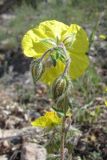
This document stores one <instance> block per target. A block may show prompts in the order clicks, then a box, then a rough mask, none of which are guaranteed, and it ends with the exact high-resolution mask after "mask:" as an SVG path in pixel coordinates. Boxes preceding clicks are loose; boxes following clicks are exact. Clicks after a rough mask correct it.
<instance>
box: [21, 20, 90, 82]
mask: <svg viewBox="0 0 107 160" xmlns="http://www.w3.org/2000/svg"><path fill="white" fill-rule="evenodd" d="M61 42H63V43H64V45H65V47H66V50H67V52H68V54H69V56H70V58H71V65H70V72H69V74H70V76H71V77H72V79H76V78H78V77H79V76H81V75H82V74H83V73H84V71H85V69H86V68H87V66H88V65H89V60H88V57H87V55H86V52H87V51H88V46H89V42H88V37H87V34H86V32H85V31H84V30H83V29H82V28H81V27H80V26H78V25H76V24H71V25H70V26H68V25H65V24H64V23H62V22H58V21H56V20H51V21H45V22H42V23H40V25H39V26H38V27H35V28H33V29H31V30H29V31H28V32H27V33H26V34H25V35H24V37H23V39H22V49H23V53H24V54H25V55H26V56H28V57H33V58H40V57H41V56H42V55H43V54H44V52H46V50H48V49H49V48H52V47H53V46H54V47H55V46H57V44H60V43H61ZM64 67H65V65H64V63H63V62H61V61H60V60H58V62H57V65H56V66H55V67H54V66H51V67H49V68H47V69H46V71H45V72H44V74H43V76H42V78H41V80H42V81H43V82H45V83H47V84H50V83H52V82H53V81H54V80H55V79H56V77H58V76H59V75H60V74H61V73H62V72H63V70H64Z"/></svg>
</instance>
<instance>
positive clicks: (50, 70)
mask: <svg viewBox="0 0 107 160" xmlns="http://www.w3.org/2000/svg"><path fill="white" fill-rule="evenodd" d="M64 66H65V65H64V63H62V62H61V61H60V60H58V61H57V64H56V66H55V67H54V66H53V65H52V66H50V67H47V68H46V69H45V72H44V73H43V75H42V78H41V81H42V82H44V83H46V84H48V85H50V84H52V83H53V81H54V80H55V79H56V78H57V77H58V76H59V75H60V74H62V73H63V71H64Z"/></svg>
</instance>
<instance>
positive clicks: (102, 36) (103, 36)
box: [99, 34, 107, 40]
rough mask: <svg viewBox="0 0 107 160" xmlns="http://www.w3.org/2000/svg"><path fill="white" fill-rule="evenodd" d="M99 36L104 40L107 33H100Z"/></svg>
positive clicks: (106, 38) (106, 37)
mask: <svg viewBox="0 0 107 160" xmlns="http://www.w3.org/2000/svg"><path fill="white" fill-rule="evenodd" d="M99 38H100V39H102V40H107V35H105V34H100V35H99Z"/></svg>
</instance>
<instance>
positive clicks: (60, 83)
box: [52, 76, 68, 101]
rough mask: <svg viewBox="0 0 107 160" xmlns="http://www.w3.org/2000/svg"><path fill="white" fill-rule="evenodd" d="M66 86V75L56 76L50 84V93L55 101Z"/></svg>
mask: <svg viewBox="0 0 107 160" xmlns="http://www.w3.org/2000/svg"><path fill="white" fill-rule="evenodd" d="M67 87H68V80H67V77H66V76H64V77H62V76H60V77H58V78H57V79H56V80H55V81H54V83H53V86H52V95H53V99H54V100H55V101H56V100H57V99H58V98H59V97H60V96H62V95H63V94H64V92H65V91H66V90H67Z"/></svg>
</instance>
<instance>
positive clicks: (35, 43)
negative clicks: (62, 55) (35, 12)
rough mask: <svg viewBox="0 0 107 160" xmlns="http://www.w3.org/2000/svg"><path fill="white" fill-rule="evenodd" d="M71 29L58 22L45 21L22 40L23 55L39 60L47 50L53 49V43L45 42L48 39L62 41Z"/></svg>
mask: <svg viewBox="0 0 107 160" xmlns="http://www.w3.org/2000/svg"><path fill="white" fill-rule="evenodd" d="M68 28H69V27H68V26H67V25H65V24H64V23H62V22H58V21H56V20H52V21H45V22H42V23H40V25H39V26H38V27H35V28H33V29H31V30H29V31H28V32H27V33H26V34H25V35H24V37H23V39H22V49H23V53H24V54H25V55H26V56H27V57H35V58H39V57H40V56H41V55H42V54H43V53H44V52H45V51H46V50H47V49H49V48H52V47H53V45H52V44H51V43H47V42H45V40H46V39H47V38H50V39H51V40H53V41H57V39H58V40H59V41H60V40H61V36H62V35H63V34H65V32H66V31H67V29H68Z"/></svg>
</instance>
